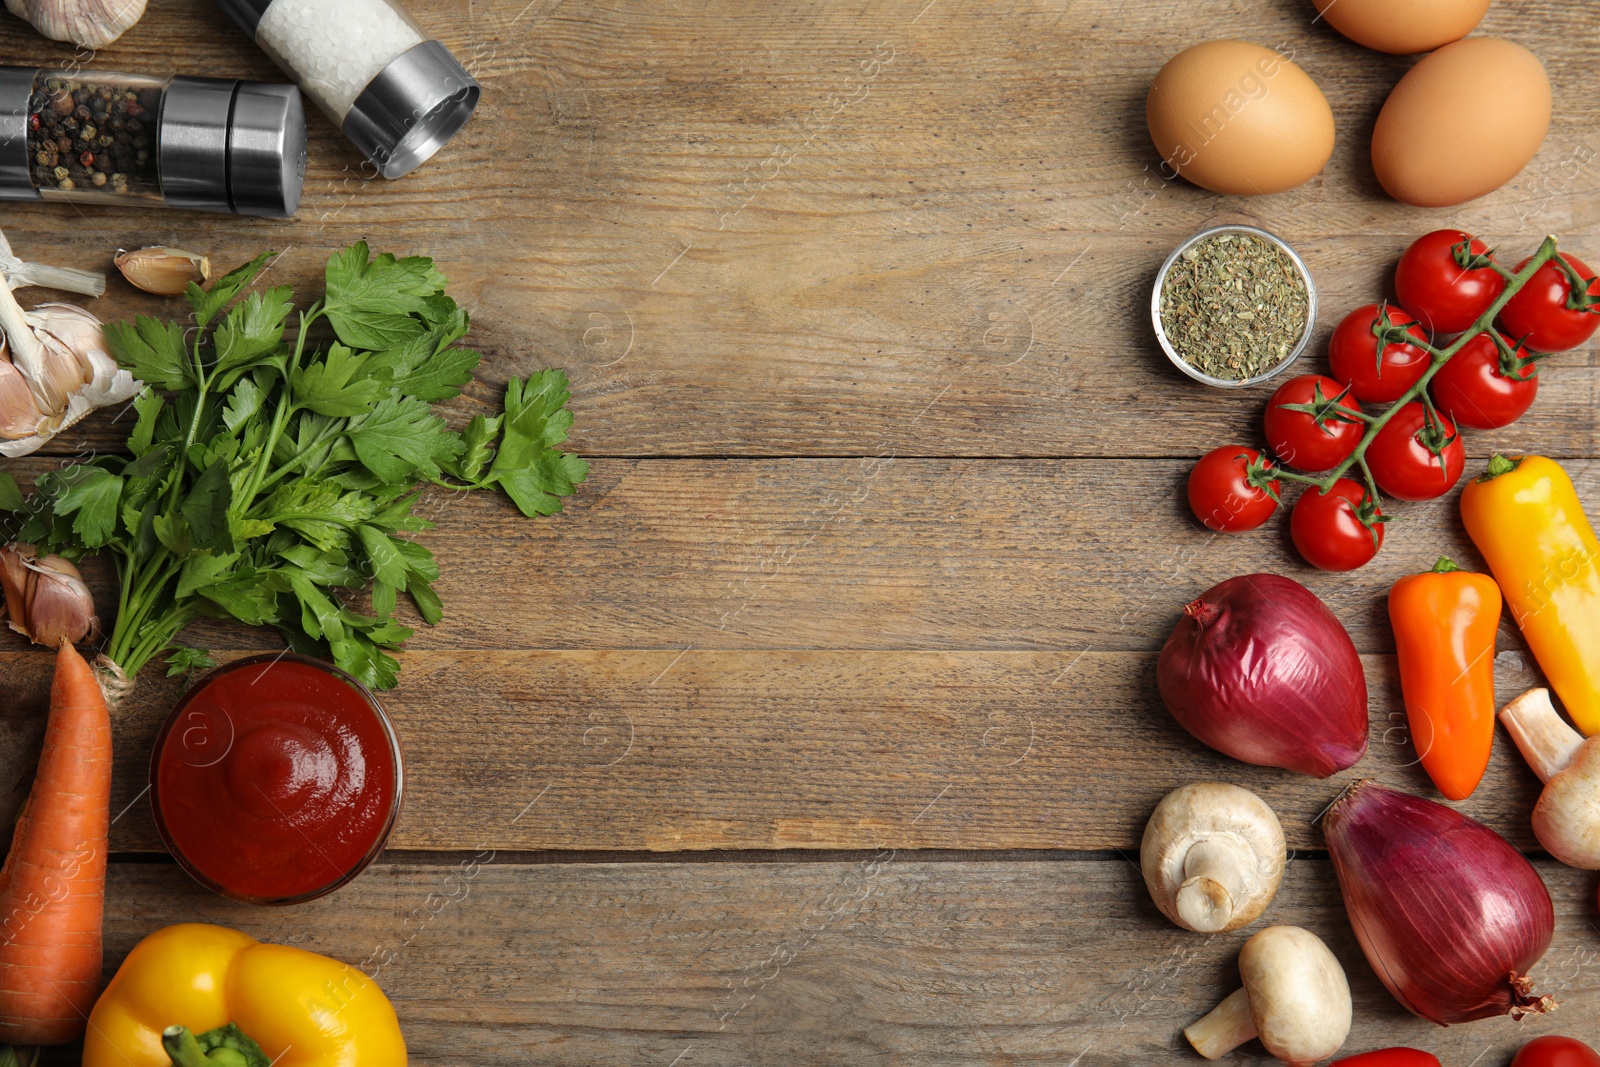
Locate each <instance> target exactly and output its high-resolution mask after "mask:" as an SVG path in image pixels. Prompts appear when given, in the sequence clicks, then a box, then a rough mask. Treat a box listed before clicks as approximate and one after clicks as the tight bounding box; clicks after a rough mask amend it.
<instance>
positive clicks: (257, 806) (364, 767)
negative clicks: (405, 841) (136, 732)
mask: <svg viewBox="0 0 1600 1067" xmlns="http://www.w3.org/2000/svg"><path fill="white" fill-rule="evenodd" d="M404 781H405V774H404V770H403V764H402V761H401V756H400V743H399V741H398V739H396V737H395V733H394V725H393V724H392V723H391V722H390V721H389V716H388V715H387V714H386V713H385V712H384V710H383V707H382V706H381V705H380V704H379V703H378V701H377V698H376V697H374V696H373V695H372V693H371V692H370V691H369V690H368V689H367V688H366V686H364V685H362V684H361V683H360V682H358V681H356V679H354V678H352V677H351V676H350V675H348V674H346V673H345V672H344V671H341V670H339V669H338V668H337V667H334V666H332V665H330V664H327V663H323V662H321V661H320V660H315V659H311V658H310V657H307V656H300V655H295V654H293V653H285V654H281V655H280V654H267V655H260V656H250V657H248V658H246V659H241V660H236V661H234V662H232V663H229V664H227V665H225V666H222V667H219V668H217V669H216V670H214V671H212V672H211V673H209V674H207V675H206V676H205V677H204V678H203V679H201V680H200V681H199V682H198V683H197V684H196V685H195V686H194V687H193V688H191V689H190V690H189V691H188V692H187V693H185V694H184V696H183V697H182V699H180V700H179V701H178V704H177V706H176V707H174V708H173V709H172V714H171V715H169V716H168V717H167V721H166V723H165V724H164V725H163V726H162V727H161V732H160V733H159V734H158V735H157V736H156V744H155V751H154V752H153V753H152V754H151V757H150V798H151V806H152V807H153V808H154V810H155V819H156V828H157V830H159V831H160V833H161V840H162V841H163V842H164V843H165V844H166V846H167V849H168V851H170V852H171V853H172V855H173V857H174V858H175V859H177V861H178V864H179V865H180V866H181V867H183V869H184V870H186V871H188V872H189V874H190V875H191V876H192V877H193V878H194V879H195V880H196V881H198V882H199V883H200V884H201V885H204V886H206V887H207V888H209V889H212V890H214V891H216V892H218V893H221V894H222V895H223V896H225V897H229V898H231V899H233V900H239V901H244V902H246V903H251V904H297V903H300V902H301V901H306V900H312V899H314V898H316V897H320V896H323V895H324V894H327V893H331V892H333V891H334V890H335V889H338V888H339V887H340V886H342V885H344V884H345V883H346V882H348V881H350V880H351V879H352V878H354V877H355V876H356V875H358V874H360V873H361V872H362V870H364V869H365V868H366V866H367V865H368V864H369V863H371V862H372V861H373V860H374V859H375V858H377V856H378V853H380V852H381V851H383V846H384V842H385V841H387V840H388V837H389V831H390V830H392V829H393V828H394V823H395V819H396V818H398V817H399V814H400V802H401V796H402V794H403V792H404Z"/></svg>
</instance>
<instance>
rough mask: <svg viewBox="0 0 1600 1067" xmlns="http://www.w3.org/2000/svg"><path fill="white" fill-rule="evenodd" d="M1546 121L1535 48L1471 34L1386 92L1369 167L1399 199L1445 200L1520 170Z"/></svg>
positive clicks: (1472, 193) (1484, 189)
mask: <svg viewBox="0 0 1600 1067" xmlns="http://www.w3.org/2000/svg"><path fill="white" fill-rule="evenodd" d="M1549 128H1550V80H1549V79H1548V78H1547V77H1545V73H1544V66H1543V65H1542V64H1540V62H1539V59H1538V57H1537V56H1535V55H1534V54H1533V53H1532V52H1530V51H1528V50H1527V49H1526V48H1523V47H1522V46H1520V45H1515V44H1512V43H1511V42H1510V41H1506V40H1503V39H1501V38H1499V37H1469V38H1467V39H1466V40H1464V41H1457V42H1455V43H1454V44H1447V45H1445V46H1444V47H1443V48H1441V49H1439V50H1438V51H1437V52H1433V53H1431V54H1430V55H1426V56H1423V57H1422V59H1421V61H1420V62H1418V63H1417V65H1416V66H1414V67H1412V68H1411V69H1410V70H1409V71H1407V72H1406V76H1405V77H1403V78H1401V79H1400V82H1399V84H1398V85H1396V86H1395V87H1394V90H1393V91H1392V92H1390V94H1389V99H1388V100H1386V101H1384V104H1383V110H1382V111H1381V112H1380V113H1379V114H1378V124H1377V126H1376V127H1375V128H1374V129H1373V131H1372V169H1373V170H1374V171H1376V172H1377V175H1378V181H1379V182H1381V183H1382V184H1383V187H1384V188H1385V189H1386V190H1388V192H1389V195H1390V196H1392V197H1394V198H1395V199H1396V200H1399V201H1402V202H1404V203H1407V204H1416V205H1418V206H1420V207H1448V206H1449V205H1451V204H1460V203H1464V202H1465V201H1468V200H1472V199H1475V198H1477V197H1480V196H1483V195H1484V194H1485V193H1491V192H1493V191H1494V190H1496V189H1498V188H1500V186H1502V185H1504V184H1505V183H1506V182H1508V181H1510V180H1511V179H1512V178H1514V177H1516V175H1517V172H1518V171H1520V170H1521V169H1522V168H1523V167H1525V166H1527V165H1528V161H1529V160H1531V159H1532V158H1533V156H1534V153H1536V152H1538V151H1539V144H1540V142H1542V141H1543V140H1544V135H1545V131H1546V130H1547V129H1549Z"/></svg>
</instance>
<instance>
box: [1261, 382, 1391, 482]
mask: <svg viewBox="0 0 1600 1067" xmlns="http://www.w3.org/2000/svg"><path fill="white" fill-rule="evenodd" d="M1345 392H1346V390H1345V387H1344V386H1342V385H1340V384H1339V383H1338V382H1336V381H1334V380H1333V379H1332V378H1326V377H1324V376H1322V375H1320V374H1302V375H1300V376H1299V377H1298V378H1290V379H1289V380H1288V381H1286V382H1284V383H1283V384H1282V385H1280V386H1278V391H1277V392H1275V393H1273V394H1272V399H1271V400H1268V401H1267V417H1266V430H1267V447H1268V448H1270V449H1272V453H1273V455H1275V456H1277V457H1278V458H1279V459H1281V460H1282V461H1283V462H1285V463H1287V464H1288V465H1289V466H1291V467H1299V468H1300V469H1301V470H1304V471H1325V470H1329V469H1331V468H1333V467H1337V466H1338V465H1339V464H1341V463H1343V462H1344V461H1345V460H1346V459H1347V458H1349V456H1350V453H1351V452H1354V451H1355V448H1356V445H1357V444H1359V443H1360V442H1361V436H1362V434H1364V433H1366V429H1367V428H1366V424H1365V423H1363V422H1361V421H1360V420H1359V419H1356V418H1353V417H1343V416H1340V415H1338V414H1337V412H1339V411H1341V410H1342V411H1354V412H1360V410H1361V409H1360V407H1358V406H1357V405H1356V402H1355V401H1354V400H1352V399H1351V398H1350V397H1349V396H1346V395H1345ZM1285 404H1310V405H1313V406H1315V407H1316V408H1317V409H1318V411H1319V412H1321V413H1322V414H1321V415H1320V416H1314V415H1312V414H1310V413H1308V412H1305V411H1290V410H1288V409H1287V408H1285V407H1284V406H1283V405H1285Z"/></svg>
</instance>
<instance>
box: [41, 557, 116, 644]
mask: <svg viewBox="0 0 1600 1067" xmlns="http://www.w3.org/2000/svg"><path fill="white" fill-rule="evenodd" d="M28 569H29V570H30V571H31V572H32V575H33V588H32V593H31V595H30V596H29V598H28V631H29V635H30V636H31V637H32V639H33V641H34V643H36V644H40V645H45V646H46V647H49V648H58V647H60V645H61V642H63V641H70V642H72V643H73V644H77V643H78V642H79V641H82V640H84V639H85V638H87V637H89V636H90V635H92V634H93V633H94V632H95V631H96V630H98V629H99V627H100V620H99V619H98V618H96V617H95V613H94V597H93V596H92V595H91V594H90V593H89V587H88V586H87V585H85V584H84V582H83V575H81V574H79V573H78V568H77V567H74V566H73V565H72V564H71V563H70V562H68V561H67V560H65V559H62V558H61V557H60V556H46V557H45V558H43V559H41V560H38V561H37V562H30V563H29V564H28Z"/></svg>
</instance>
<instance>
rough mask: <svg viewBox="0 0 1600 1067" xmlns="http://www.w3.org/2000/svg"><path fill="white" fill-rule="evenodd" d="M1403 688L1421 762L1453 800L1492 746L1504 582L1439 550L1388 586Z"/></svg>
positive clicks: (1478, 775)
mask: <svg viewBox="0 0 1600 1067" xmlns="http://www.w3.org/2000/svg"><path fill="white" fill-rule="evenodd" d="M1389 622H1390V623H1391V624H1392V625H1393V626H1394V643H1395V649H1396V651H1398V652H1399V655H1400V689H1401V692H1402V693H1403V694H1404V697H1405V704H1406V719H1407V721H1408V722H1409V723H1410V724H1411V739H1412V741H1413V742H1414V743H1415V744H1416V746H1417V755H1419V756H1420V757H1421V758H1422V768H1423V770H1425V771H1427V772H1428V777H1429V778H1432V779H1433V784H1434V785H1436V786H1438V787H1439V792H1441V793H1443V794H1444V795H1445V796H1446V797H1448V798H1450V799H1451V800H1465V799H1466V798H1467V797H1469V796H1471V795H1472V791H1473V790H1474V789H1476V788H1478V783H1479V782H1480V781H1482V779H1483V772H1484V769H1485V768H1486V767H1488V766H1489V750H1490V749H1491V748H1492V747H1493V746H1494V713H1495V703H1494V637H1495V631H1496V630H1498V629H1499V627H1500V587H1499V586H1498V585H1496V584H1495V581H1494V579H1493V578H1491V577H1489V576H1488V575H1487V574H1474V573H1473V572H1471V571H1464V570H1461V569H1460V568H1459V567H1457V566H1456V565H1455V564H1454V563H1452V562H1451V561H1450V560H1448V559H1443V558H1441V559H1440V560H1439V562H1438V563H1436V564H1434V567H1433V570H1431V571H1429V572H1427V573H1426V574H1412V575H1408V576H1407V577H1405V578H1402V579H1400V580H1399V581H1398V582H1395V583H1394V588H1393V589H1391V590H1390V591H1389Z"/></svg>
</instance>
